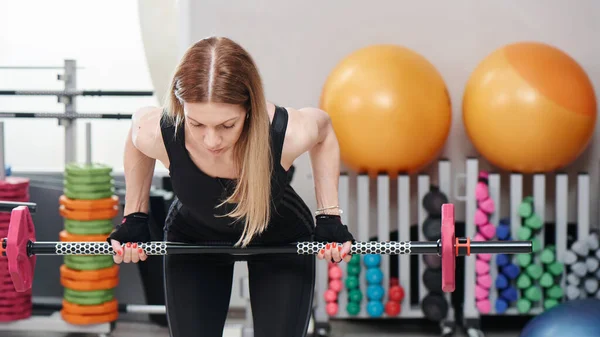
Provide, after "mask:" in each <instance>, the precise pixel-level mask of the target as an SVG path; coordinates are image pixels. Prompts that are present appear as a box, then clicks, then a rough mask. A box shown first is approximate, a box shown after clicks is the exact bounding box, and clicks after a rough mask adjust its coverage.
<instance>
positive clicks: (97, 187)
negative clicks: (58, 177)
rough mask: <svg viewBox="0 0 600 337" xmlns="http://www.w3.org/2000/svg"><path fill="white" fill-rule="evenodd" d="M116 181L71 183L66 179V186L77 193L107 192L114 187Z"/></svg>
mask: <svg viewBox="0 0 600 337" xmlns="http://www.w3.org/2000/svg"><path fill="white" fill-rule="evenodd" d="M114 187H115V186H114V181H111V182H109V183H102V184H69V183H68V182H66V181H64V188H66V189H68V190H69V191H71V192H75V193H88V192H105V191H110V190H112V189H114Z"/></svg>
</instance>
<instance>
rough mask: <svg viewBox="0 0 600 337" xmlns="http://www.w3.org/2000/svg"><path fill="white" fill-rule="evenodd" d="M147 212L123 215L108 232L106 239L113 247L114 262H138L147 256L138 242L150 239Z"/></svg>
mask: <svg viewBox="0 0 600 337" xmlns="http://www.w3.org/2000/svg"><path fill="white" fill-rule="evenodd" d="M148 221H149V217H148V214H146V213H142V212H136V213H132V214H128V215H127V216H125V217H123V221H121V223H120V224H119V225H118V226H117V227H116V228H115V230H114V231H113V232H112V233H110V235H109V236H108V239H107V240H106V241H107V242H108V243H109V244H110V245H111V246H112V248H113V250H114V252H115V255H113V260H114V261H115V263H117V264H120V263H123V262H124V263H130V262H132V263H138V262H139V261H146V259H147V258H148V256H147V255H146V253H145V252H144V251H143V250H142V248H140V247H139V246H138V243H141V242H148V241H150V228H149V227H148Z"/></svg>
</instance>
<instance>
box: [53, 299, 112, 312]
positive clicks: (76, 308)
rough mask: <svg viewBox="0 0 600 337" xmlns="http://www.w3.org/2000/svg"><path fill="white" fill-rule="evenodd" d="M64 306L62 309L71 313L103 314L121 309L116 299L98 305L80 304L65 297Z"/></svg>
mask: <svg viewBox="0 0 600 337" xmlns="http://www.w3.org/2000/svg"><path fill="white" fill-rule="evenodd" d="M62 306H63V309H62V310H64V312H66V313H67V314H71V315H102V314H110V313H113V312H116V311H118V310H119V303H118V302H117V300H116V299H114V300H112V301H109V302H106V303H102V304H98V305H80V304H75V303H71V302H69V301H67V300H64V299H63V301H62Z"/></svg>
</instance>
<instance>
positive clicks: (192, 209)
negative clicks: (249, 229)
mask: <svg viewBox="0 0 600 337" xmlns="http://www.w3.org/2000/svg"><path fill="white" fill-rule="evenodd" d="M287 122H288V112H287V110H286V109H285V108H282V107H276V108H275V114H274V116H273V120H272V122H271V128H270V142H271V151H272V155H273V174H272V176H271V220H270V222H269V224H268V227H267V230H266V231H265V232H264V233H263V234H262V235H260V236H259V237H256V239H254V240H253V242H259V243H285V242H293V241H295V240H298V239H299V238H304V239H306V238H308V237H310V236H311V235H312V229H313V227H314V222H313V218H312V214H311V212H310V209H309V208H308V206H307V205H306V204H305V203H304V201H303V200H302V199H301V198H300V196H299V195H298V194H297V193H296V191H294V189H293V188H292V186H291V185H290V184H289V177H288V174H289V173H288V171H286V170H285V169H284V168H283V167H282V166H281V153H282V149H283V142H284V139H285V132H286V130H287ZM184 127H185V123H182V125H181V126H179V127H178V129H177V135H175V126H174V125H173V124H172V123H171V122H170V119H169V118H167V117H166V116H163V117H162V118H161V132H162V137H163V141H164V144H165V148H166V150H167V154H168V156H169V166H170V167H169V175H170V177H171V184H172V188H173V192H174V193H175V195H176V198H175V200H174V202H173V205H172V206H171V210H170V213H172V214H170V215H169V217H168V219H167V224H166V230H167V231H170V232H171V233H173V234H175V236H176V237H177V238H178V240H179V241H184V242H194V241H228V242H235V241H237V240H238V238H239V237H240V235H241V233H242V232H243V222H241V221H238V222H234V219H232V218H230V217H223V216H220V215H224V214H226V213H228V212H230V211H231V210H232V209H233V207H234V205H231V204H225V205H223V206H221V207H218V208H216V206H217V205H218V204H220V203H221V202H222V201H223V200H224V199H225V198H226V197H227V196H228V195H230V194H231V193H232V191H233V188H234V184H235V180H233V179H227V178H215V177H211V176H209V175H207V174H206V173H205V172H203V171H202V170H200V169H199V168H198V166H196V164H195V163H194V162H193V161H192V159H191V157H190V155H189V153H188V151H187V148H186V147H185V132H184Z"/></svg>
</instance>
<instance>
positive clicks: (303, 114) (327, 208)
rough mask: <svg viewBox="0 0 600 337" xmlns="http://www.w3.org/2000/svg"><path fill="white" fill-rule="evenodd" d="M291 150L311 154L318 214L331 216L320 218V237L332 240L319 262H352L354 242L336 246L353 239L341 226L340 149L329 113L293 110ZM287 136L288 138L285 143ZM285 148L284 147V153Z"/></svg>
mask: <svg viewBox="0 0 600 337" xmlns="http://www.w3.org/2000/svg"><path fill="white" fill-rule="evenodd" d="M288 130H290V131H291V132H290V135H289V138H290V141H289V143H288V144H289V145H288V146H289V148H291V149H293V150H290V152H291V153H293V154H294V155H295V157H294V159H295V158H297V156H299V155H300V154H302V153H304V152H308V153H309V156H310V161H311V166H312V171H313V177H314V178H313V179H314V183H315V196H316V199H317V210H318V211H319V213H321V214H325V215H330V216H317V229H316V233H315V234H316V235H317V236H325V237H328V238H332V239H331V240H327V241H332V242H331V243H330V244H327V245H326V249H324V250H322V251H321V252H320V253H319V255H318V258H319V259H326V260H328V261H329V260H333V261H336V262H338V261H340V260H341V259H344V260H345V261H346V262H348V261H349V260H350V256H347V254H348V253H349V252H350V248H351V241H350V240H342V241H341V242H344V245H343V246H342V247H339V246H337V243H336V241H337V242H340V240H335V239H333V238H338V237H339V238H342V237H343V238H347V239H349V238H350V237H351V235H350V234H349V233H348V232H347V228H346V226H344V225H343V224H342V223H341V219H340V214H341V212H340V208H339V198H338V187H339V178H340V148H339V143H338V140H337V137H336V135H335V131H334V129H333V125H332V123H331V118H330V117H329V115H328V114H327V112H325V111H323V110H321V109H317V108H303V109H299V110H297V111H296V110H293V109H292V113H290V122H289V123H288ZM287 141H288V136H286V142H287ZM285 152H286V144H285V143H284V153H285Z"/></svg>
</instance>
